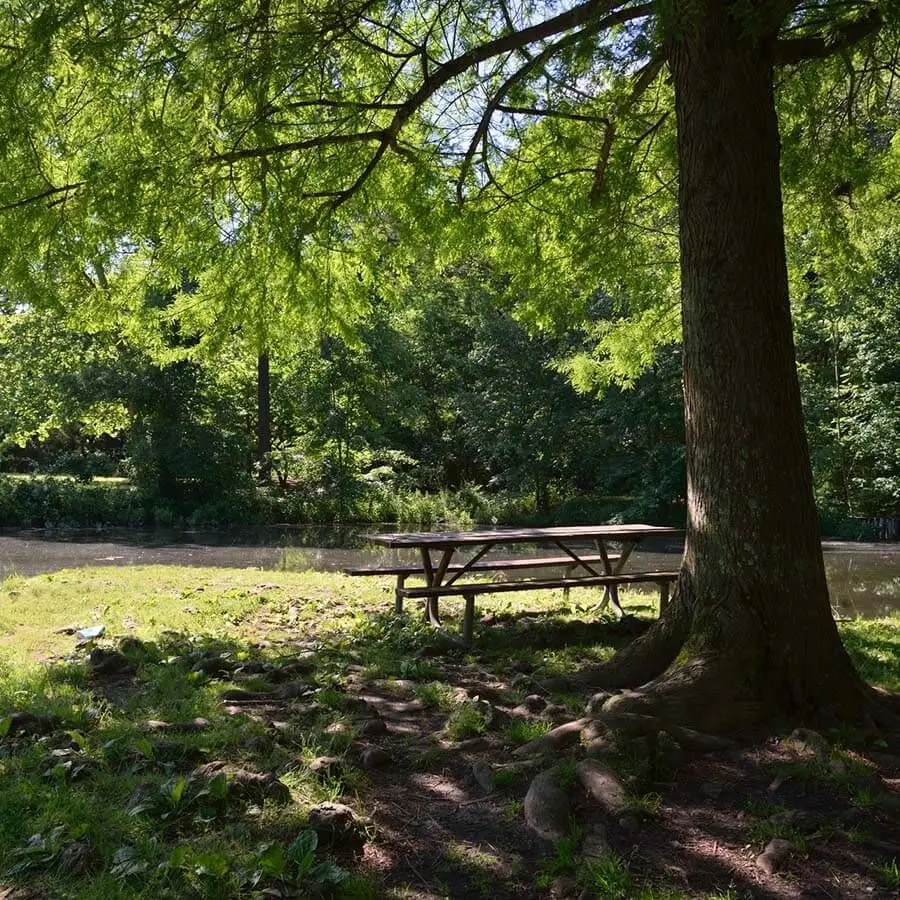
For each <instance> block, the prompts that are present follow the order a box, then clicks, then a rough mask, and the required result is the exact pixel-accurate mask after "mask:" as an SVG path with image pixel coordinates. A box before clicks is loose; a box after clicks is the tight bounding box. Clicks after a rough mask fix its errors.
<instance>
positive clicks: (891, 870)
mask: <svg viewBox="0 0 900 900" xmlns="http://www.w3.org/2000/svg"><path fill="white" fill-rule="evenodd" d="M878 873H879V874H880V875H881V880H882V881H883V882H884V884H885V885H886V886H887V887H889V888H893V889H894V890H898V889H900V865H898V864H897V860H896V859H892V860H891V861H890V862H885V863H882V864H881V865H880V866H879V867H878Z"/></svg>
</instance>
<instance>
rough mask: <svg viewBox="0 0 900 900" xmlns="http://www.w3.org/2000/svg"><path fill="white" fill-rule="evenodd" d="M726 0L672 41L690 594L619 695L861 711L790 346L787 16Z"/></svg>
mask: <svg viewBox="0 0 900 900" xmlns="http://www.w3.org/2000/svg"><path fill="white" fill-rule="evenodd" d="M730 6H731V7H732V8H733V4H729V3H727V2H726V0H700V2H699V3H697V2H692V3H691V5H690V12H689V13H688V12H686V15H689V16H690V18H689V20H688V21H685V22H683V23H681V26H680V28H679V33H678V36H677V38H675V39H673V40H672V41H671V42H670V45H669V65H670V68H671V72H672V78H673V81H674V85H675V98H676V113H677V122H678V153H679V164H680V184H679V226H680V243H681V278H682V324H683V338H684V399H685V425H686V444H687V477H688V487H687V513H688V521H687V534H686V545H685V554H684V559H683V562H682V569H681V577H680V579H679V583H678V587H677V598H678V602H677V603H673V604H672V606H671V608H670V610H669V611H668V612H667V614H666V615H665V616H664V617H663V619H662V621H661V622H660V623H659V624H658V625H657V626H654V629H651V631H650V632H649V633H648V634H647V635H646V637H645V641H644V644H645V645H646V647H647V648H648V652H647V654H646V656H645V661H646V666H644V667H643V668H642V667H641V666H640V665H635V660H634V652H632V653H631V655H630V658H628V659H623V660H622V662H623V663H627V666H628V667H629V668H630V669H631V670H632V671H633V672H634V673H635V674H636V676H639V677H642V678H655V680H654V681H651V682H650V683H649V684H646V685H644V687H643V688H642V689H641V691H640V694H639V695H628V696H626V697H625V698H622V699H621V700H620V701H619V703H618V705H619V706H620V707H625V708H627V707H629V706H634V707H636V708H637V707H639V706H640V705H641V704H642V703H643V704H644V705H646V703H647V702H649V703H650V704H651V705H652V704H653V702H656V704H657V706H659V707H661V709H659V710H658V711H659V712H666V713H668V714H670V715H673V716H679V717H682V718H687V719H689V720H690V721H688V722H685V724H693V725H695V727H700V728H702V729H703V730H723V729H726V730H727V729H729V728H735V727H740V726H742V725H744V724H749V723H750V721H751V720H754V719H761V718H765V717H768V716H771V715H774V714H783V713H788V714H793V715H798V714H799V715H800V716H801V717H806V718H809V717H815V716H817V715H823V714H828V715H829V716H836V717H841V718H856V719H859V718H862V717H864V715H865V712H864V710H865V705H866V696H867V694H866V688H865V686H864V685H863V683H862V682H861V680H860V679H859V677H858V676H857V674H856V672H855V670H854V668H853V665H852V663H851V661H850V659H849V657H848V656H847V654H846V652H845V651H844V649H843V646H842V645H841V642H840V638H839V635H838V632H837V627H836V625H835V623H834V619H833V616H832V614H831V608H830V604H829V599H828V590H827V586H826V583H825V569H824V564H823V560H822V551H821V543H820V537H819V530H818V521H817V515H816V508H815V503H814V500H813V492H812V476H811V471H810V464H809V452H808V447H807V443H806V436H805V432H804V426H803V417H802V409H801V403H800V389H799V383H798V378H797V370H796V361H795V356H794V345H793V335H792V327H791V313H790V302H789V297H788V278H787V265H786V258H785V247H784V222H783V215H782V198H781V184H780V174H779V153H780V144H779V136H778V122H777V117H776V111H775V99H774V89H773V59H774V57H773V47H774V39H775V32H774V30H773V32H772V33H771V34H769V35H756V36H748V35H747V31H746V27H745V26H742V25H741V24H740V23H739V22H738V21H737V20H736V18H735V17H734V16H733V15H732V14H731V13H730V12H729V7H730ZM685 7H687V4H686V3H685ZM676 619H677V620H678V621H674V620H676ZM679 633H680V634H686V639H685V641H684V644H683V646H682V647H680V648H678V647H676V648H675V649H674V652H673V648H672V646H671V640H669V638H671V636H672V635H673V634H676V635H677V634H679ZM660 648H662V650H660ZM679 649H680V652H678V650H679ZM654 653H655V656H654ZM676 653H678V655H677V659H676ZM673 659H675V660H676V661H675V662H674V663H673V662H672V661H673ZM670 663H671V665H670ZM618 665H619V662H618V661H617V660H615V659H614V660H613V661H612V663H611V664H610V665H609V666H608V667H607V676H608V680H609V681H610V682H615V680H616V671H617V667H618ZM667 667H668V668H667ZM661 669H665V671H664V672H663V673H662V674H660V671H661Z"/></svg>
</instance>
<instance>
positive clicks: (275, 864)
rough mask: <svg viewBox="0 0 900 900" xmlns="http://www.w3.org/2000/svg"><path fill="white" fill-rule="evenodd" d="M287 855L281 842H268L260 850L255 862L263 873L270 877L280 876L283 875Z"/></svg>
mask: <svg viewBox="0 0 900 900" xmlns="http://www.w3.org/2000/svg"><path fill="white" fill-rule="evenodd" d="M287 862H288V860H287V857H286V856H285V854H284V849H283V848H282V846H281V844H277V843H276V844H269V845H268V846H267V847H265V848H263V850H262V852H261V853H260V854H259V856H258V857H257V858H256V864H257V865H258V866H259V868H260V870H261V871H262V873H263V875H267V876H269V877H270V878H280V877H281V876H283V875H284V872H285V868H286V867H287Z"/></svg>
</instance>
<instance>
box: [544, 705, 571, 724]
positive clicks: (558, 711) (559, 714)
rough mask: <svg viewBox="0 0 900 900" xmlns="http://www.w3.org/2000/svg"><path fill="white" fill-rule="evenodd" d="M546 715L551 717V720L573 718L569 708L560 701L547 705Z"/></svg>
mask: <svg viewBox="0 0 900 900" xmlns="http://www.w3.org/2000/svg"><path fill="white" fill-rule="evenodd" d="M544 715H545V716H546V717H547V718H548V719H550V721H551V722H559V721H561V720H566V719H570V718H571V713H570V712H569V710H568V709H566V707H565V706H562V705H560V704H559V703H551V704H550V705H549V706H547V707H546V709H544Z"/></svg>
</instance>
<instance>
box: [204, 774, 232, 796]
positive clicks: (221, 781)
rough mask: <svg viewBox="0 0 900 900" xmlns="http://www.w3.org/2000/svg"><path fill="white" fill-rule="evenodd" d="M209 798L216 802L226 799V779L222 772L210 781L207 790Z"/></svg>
mask: <svg viewBox="0 0 900 900" xmlns="http://www.w3.org/2000/svg"><path fill="white" fill-rule="evenodd" d="M207 789H208V790H209V793H210V796H212V797H213V798H215V799H216V800H227V799H228V778H227V777H226V775H225V773H224V772H220V773H219V774H218V775H216V777H215V778H213V779H212V781H210V783H209V785H208V788H207Z"/></svg>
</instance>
